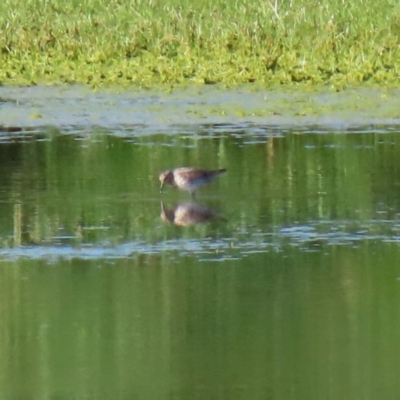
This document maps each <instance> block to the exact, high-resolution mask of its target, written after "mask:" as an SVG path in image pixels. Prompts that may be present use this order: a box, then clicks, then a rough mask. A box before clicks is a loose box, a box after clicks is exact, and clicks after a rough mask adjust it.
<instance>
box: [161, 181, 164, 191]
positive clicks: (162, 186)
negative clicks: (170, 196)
mask: <svg viewBox="0 0 400 400" xmlns="http://www.w3.org/2000/svg"><path fill="white" fill-rule="evenodd" d="M163 188H164V181H162V182H161V186H160V193H162V191H163Z"/></svg>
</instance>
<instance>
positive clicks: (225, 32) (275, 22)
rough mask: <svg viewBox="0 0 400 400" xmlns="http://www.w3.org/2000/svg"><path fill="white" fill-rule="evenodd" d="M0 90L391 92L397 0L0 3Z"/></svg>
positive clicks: (395, 72) (397, 69)
mask: <svg viewBox="0 0 400 400" xmlns="http://www.w3.org/2000/svg"><path fill="white" fill-rule="evenodd" d="M0 24H1V25H0V26H1V30H0V51H1V61H2V62H1V67H0V83H1V84H35V83H47V84H53V83H54V84H56V83H87V84H91V85H93V86H99V85H102V84H106V85H113V84H118V85H120V84H122V85H124V84H137V85H140V86H144V87H147V86H153V85H158V84H176V83H190V82H196V83H223V84H226V85H234V84H242V83H248V82H255V83H257V84H260V85H271V84H276V83H278V84H282V83H283V84H285V83H293V82H308V83H312V84H318V83H326V82H328V83H331V84H333V85H337V86H342V85H346V84H356V83H362V82H372V83H384V84H387V85H396V82H397V81H398V80H399V77H400V46H399V45H400V5H399V3H398V1H397V0H382V1H377V0H357V1H354V2H350V1H347V0H346V1H344V0H343V1H341V0H320V1H319V2H311V1H309V0H276V2H275V0H273V1H271V2H270V1H268V0H252V1H246V0H241V1H239V0H233V1H232V0H213V1H211V0H198V1H196V2H194V1H188V0H169V1H161V0H146V1H142V0H136V1H128V0H125V1H124V0H119V1H118V0H79V1H78V0H69V1H61V0H60V1H57V0H54V1H48V0H26V1H24V2H21V1H19V0H3V1H2V2H1V3H0Z"/></svg>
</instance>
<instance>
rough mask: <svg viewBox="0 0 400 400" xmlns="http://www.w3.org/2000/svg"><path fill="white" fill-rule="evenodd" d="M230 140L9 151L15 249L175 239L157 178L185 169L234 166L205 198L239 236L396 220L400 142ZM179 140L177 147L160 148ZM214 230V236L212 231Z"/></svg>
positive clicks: (1, 166) (4, 230)
mask: <svg viewBox="0 0 400 400" xmlns="http://www.w3.org/2000/svg"><path fill="white" fill-rule="evenodd" d="M220 136H221V137H220V138H218V139H211V138H210V137H209V136H201V135H200V136H196V139H193V140H195V141H196V146H192V145H191V143H188V142H190V141H191V139H190V138H189V139H188V138H182V139H179V138H176V137H165V136H162V135H160V136H158V137H157V136H152V137H151V141H152V142H151V143H152V145H145V144H146V140H148V138H146V137H143V138H141V139H137V142H136V143H130V142H127V141H124V140H123V139H120V138H116V137H112V136H106V135H104V136H101V135H100V136H99V135H94V136H92V137H87V138H80V139H79V140H76V139H78V138H77V137H73V136H57V135H55V136H54V137H53V138H52V139H51V140H49V141H42V142H29V143H15V144H13V145H10V146H9V147H8V148H7V147H6V146H2V149H1V152H2V157H1V163H0V180H1V185H2V187H3V188H4V189H3V194H2V198H3V199H2V201H3V202H4V206H3V207H2V208H1V214H0V218H1V221H2V223H1V224H0V235H1V237H2V238H3V239H2V243H3V246H11V245H13V244H15V245H19V244H29V243H32V244H33V243H46V242H51V243H58V242H61V243H65V242H66V243H70V244H75V245H78V244H81V243H104V244H107V245H112V244H117V243H121V242H123V241H126V240H134V239H140V240H145V241H150V242H152V241H154V240H157V238H162V237H164V235H169V234H172V235H174V233H172V232H171V231H169V230H168V228H167V227H166V226H165V225H163V224H162V223H161V221H160V220H159V214H160V209H159V207H160V195H159V193H158V179H157V176H158V173H159V172H160V171H162V170H164V169H165V168H170V167H175V166H184V165H195V166H203V167H204V166H205V167H211V168H214V167H215V168H220V167H227V168H228V174H227V176H226V179H224V180H223V181H221V182H216V183H215V184H213V187H212V188H209V189H207V188H205V189H204V190H203V191H202V193H201V195H200V197H199V200H200V201H202V202H205V203H206V204H205V205H207V206H208V207H211V209H213V208H215V209H216V210H220V211H221V212H222V215H223V216H224V217H226V218H227V219H228V221H227V224H224V227H225V228H224V229H228V230H229V231H230V232H232V229H234V228H235V227H240V226H242V227H243V228H245V230H247V229H250V228H249V227H250V226H253V227H254V229H255V230H257V227H260V229H261V227H265V224H268V225H270V226H272V227H274V228H273V229H278V230H279V229H280V228H281V227H283V226H286V225H293V224H298V223H300V224H302V223H307V221H310V220H311V221H331V222H332V223H334V221H338V223H339V222H340V221H345V220H346V221H354V222H355V224H356V225H357V224H358V223H360V222H362V223H364V225H365V223H368V220H371V219H378V220H379V218H381V217H380V215H379V214H377V211H378V212H383V213H384V214H383V216H382V218H384V219H385V218H388V215H389V216H391V217H393V216H394V214H395V210H397V209H398V207H399V198H398V196H397V192H396V186H395V185H396V182H395V181H394V180H393V177H396V176H397V175H398V169H399V168H400V167H399V165H398V162H397V154H396V151H395V149H396V147H397V142H398V141H399V140H400V139H399V138H398V136H397V134H386V135H384V136H382V135H378V134H364V135H359V134H355V135H351V134H345V135H343V134H337V135H334V134H332V135H329V134H324V135H311V134H307V135H306V134H302V135H296V134H288V135H287V136H286V137H285V138H274V139H272V138H271V139H268V140H267V143H264V144H263V143H261V142H262V141H263V140H260V141H259V142H258V143H254V144H246V145H244V143H246V134H245V133H243V137H242V138H240V137H237V135H236V137H230V135H229V132H226V134H225V135H220ZM202 138H203V139H202ZM141 141H142V144H143V145H141ZM168 141H171V143H173V144H174V146H173V147H172V146H160V145H159V146H157V143H160V144H161V143H163V144H165V143H168ZM264 141H265V140H264ZM171 196H172V197H173V198H175V199H176V198H178V199H179V201H182V199H183V200H189V199H188V198H186V197H185V193H167V194H164V195H163V197H162V198H164V199H168V198H171ZM209 196H214V199H212V197H211V198H210V199H209ZM202 199H203V200H202ZM207 199H209V200H207ZM210 200H211V204H209V203H210ZM176 202H177V201H175V200H174V201H173V203H176ZM167 203H168V201H167ZM169 203H171V201H169ZM156 226H160V227H161V228H162V229H155V227H156ZM376 226H377V225H376V224H375V225H374V227H375V228H376ZM214 228H215V227H208V228H207V227H206V228H202V229H203V232H204V234H210V233H211V232H212V230H213V229H214ZM375 228H374V229H375ZM186 234H187V233H186ZM11 238H12V241H13V242H10V240H11ZM316 240H318V238H316Z"/></svg>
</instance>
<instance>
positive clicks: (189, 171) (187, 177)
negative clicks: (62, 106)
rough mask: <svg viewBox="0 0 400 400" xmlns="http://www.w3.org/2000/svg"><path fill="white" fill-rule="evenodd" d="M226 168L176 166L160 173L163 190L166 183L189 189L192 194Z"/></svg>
mask: <svg viewBox="0 0 400 400" xmlns="http://www.w3.org/2000/svg"><path fill="white" fill-rule="evenodd" d="M225 171H226V169H225V168H223V169H216V170H207V169H198V168H191V167H183V168H175V169H173V170H169V171H164V172H162V173H161V174H160V177H159V178H160V182H161V188H160V192H162V190H163V187H164V185H165V184H168V185H171V186H173V187H176V188H178V189H181V190H187V191H188V192H190V193H191V194H192V195H193V194H194V192H195V191H196V190H197V189H198V188H199V187H200V186H203V185H205V184H206V183H208V182H211V181H212V180H213V179H214V178H216V177H217V176H218V175H220V174H222V173H223V172H225Z"/></svg>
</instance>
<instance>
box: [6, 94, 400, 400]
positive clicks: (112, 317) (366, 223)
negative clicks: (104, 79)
mask: <svg viewBox="0 0 400 400" xmlns="http://www.w3.org/2000/svg"><path fill="white" fill-rule="evenodd" d="M74 90H75V89H72V90H71V89H59V92H58V94H57V95H55V94H54V93H55V92H54V89H44V88H32V89H22V88H13V89H6V88H0V97H2V98H3V99H4V101H3V102H2V103H1V108H0V126H3V127H4V129H2V132H1V133H0V206H1V207H0V322H1V324H0V325H1V326H2V329H1V330H0V358H1V359H2V360H7V362H4V363H0V377H1V379H0V397H1V398H10V399H11V398H60V399H61V398H76V399H104V400H106V399H110V398H112V399H121V400H122V399H127V398H151V399H153V398H155V399H157V398H159V399H165V398H176V399H182V400H183V399H206V398H207V399H229V400H231V399H243V400H244V399H249V398H251V399H260V400H261V399H266V398H271V399H278V400H279V399H288V398H296V399H297V398H306V399H321V398H324V397H329V398H332V399H336V398H337V399H339V398H340V399H342V398H352V399H357V398H359V399H362V398H394V396H395V395H397V394H398V393H399V391H400V383H399V380H398V379H397V376H396V374H394V373H393V371H397V370H398V369H399V368H400V361H399V358H398V356H397V355H398V354H400V344H399V341H398V331H399V329H400V317H399V315H400V314H399V312H398V307H397V306H396V305H397V304H399V301H400V292H399V286H398V285H399V277H400V178H399V177H400V164H399V162H398V148H399V146H400V136H399V134H398V132H397V131H396V129H397V128H396V127H397V126H399V125H398V124H399V121H398V120H397V119H396V118H397V117H395V116H393V115H394V113H391V110H392V109H394V108H395V107H394V106H395V105H396V102H397V101H398V100H397V99H398V98H399V96H397V97H396V93H397V92H396V91H387V92H386V93H385V96H386V97H385V98H383V97H382V93H383V92H377V91H372V90H371V91H368V90H365V91H361V92H358V93H356V92H349V93H347V96H348V97H346V94H343V93H339V94H333V95H332V96H329V95H328V94H327V93H323V94H310V95H305V94H293V93H292V94H288V93H273V94H271V93H269V92H257V93H254V94H252V93H250V92H249V91H245V90H239V91H238V96H237V97H234V98H233V100H232V97H229V96H228V94H226V93H225V94H224V93H222V92H221V93H220V94H217V95H216V96H214V97H213V96H210V93H212V92H210V91H209V89H204V90H203V89H199V94H198V97H196V96H194V97H193V96H192V97H189V96H188V95H187V94H186V95H182V94H179V93H175V94H173V95H172V96H171V97H168V96H164V95H159V94H157V95H155V94H148V95H147V97H146V96H145V95H144V94H143V93H140V94H135V95H131V94H128V93H125V94H122V95H120V96H117V95H113V94H110V95H107V94H104V93H100V94H96V95H94V94H89V93H82V92H80V91H79V90H80V89H79V90H76V91H74ZM7 91H9V93H6V92H7ZM56 93H57V92H56ZM377 93H379V96H377ZM107 96H110V97H107ZM290 96H292V100H293V107H292V108H288V103H287V102H288V99H289V97H290ZM357 96H358V97H357ZM239 97H242V100H241V101H242V106H243V107H242V111H241V112H243V113H244V114H245V115H242V116H240V115H239V114H238V109H237V104H238V103H239V102H240V100H239ZM356 97H357V98H358V99H359V98H361V99H363V101H364V102H365V104H366V107H365V108H363V107H359V106H358V105H357V109H356V110H350V111H348V110H347V106H348V102H347V100H348V99H353V100H354V99H355V98H356ZM16 98H18V101H15V99H16ZM7 99H9V100H10V101H7ZM49 99H51V103H50V101H49ZM107 99H108V100H107ZM110 99H112V100H114V101H116V103H115V104H116V105H115V107H113V108H111V109H110V107H109V104H110ZM168 99H169V102H168ZM346 99H347V100H346ZM382 103H384V104H382ZM199 104H203V105H204V104H205V107H206V109H205V110H203V111H201V107H202V106H201V107H200V106H199ZM235 104H236V106H235ZM260 104H264V107H261V106H260ZM274 104H278V105H280V106H282V107H283V111H282V110H280V113H278V111H277V110H276V109H275V105H274ZM307 104H308V106H307V107H308V108H306V105H307ZM385 104H386V106H385ZM61 105H62V106H61ZM285 105H286V106H285ZM234 106H235V107H236V111H235V109H234ZM256 106H257V107H259V109H258V111H257V107H256ZM284 106H285V107H286V108H285V107H284ZM158 107H161V108H158ZM207 107H208V108H207ZM230 107H231V108H230ZM324 107H328V108H329V107H331V108H333V110H334V111H333V112H332V114H329V115H328V116H323V115H325V114H321V115H318V112H322V111H323V110H325V109H326V108H324ZM374 107H375V108H376V109H377V112H376V113H372V112H371V110H372V108H374ZM385 107H386V108H385ZM261 108H262V110H261ZM199 110H200V111H199ZM221 110H222V111H224V110H225V111H227V110H228V111H227V114H223V113H221ZM260 110H261V111H262V112H263V114H257V113H256V111H257V112H260V113H261V111H260ZM274 110H275V111H274ZM301 110H303V111H304V110H305V111H304V112H301ZM397 110H398V108H397ZM225 111H224V112H225ZM202 113H204V114H206V117H207V118H206V119H205V120H203V117H204V115H203V114H202ZM252 113H253V114H254V115H253V114H252ZM396 113H397V111H396ZM233 114H235V115H233ZM367 114H368V115H367ZM351 115H354V119H352V118H351ZM396 115H397V114H396ZM392 117H393V118H392ZM164 120H165V121H164ZM285 121H286V122H285ZM390 123H392V125H390ZM43 126H52V127H51V128H45V129H44V128H43ZM18 127H20V128H21V131H18V130H17V128H18ZM310 127H312V129H311V130H310V129H309V128H310ZM330 127H331V128H332V127H335V129H331V128H330ZM14 128H15V129H14ZM185 165H187V166H190V165H193V166H198V167H207V168H227V170H228V172H227V173H226V174H225V175H224V178H223V179H220V180H216V181H214V182H211V183H209V184H208V185H206V186H205V187H204V188H201V189H200V190H199V191H198V193H196V199H195V200H193V199H191V198H190V195H188V194H187V193H185V192H180V191H177V190H174V189H173V188H170V190H168V191H166V192H165V193H163V194H162V195H160V193H159V181H158V174H159V172H160V171H163V170H166V169H169V168H172V167H176V166H185ZM397 298H399V300H397ZM371 377H373V379H371Z"/></svg>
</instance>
